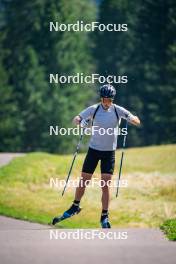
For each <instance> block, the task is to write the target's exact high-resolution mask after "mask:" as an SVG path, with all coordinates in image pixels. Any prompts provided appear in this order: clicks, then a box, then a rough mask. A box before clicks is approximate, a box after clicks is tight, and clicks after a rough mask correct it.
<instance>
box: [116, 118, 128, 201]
mask: <svg viewBox="0 0 176 264" xmlns="http://www.w3.org/2000/svg"><path fill="white" fill-rule="evenodd" d="M127 128H128V121H127V120H126V131H127ZM126 137H127V134H126V135H125V136H124V138H123V145H122V155H121V160H120V169H119V177H118V180H117V192H116V197H117V196H118V193H119V183H120V177H121V173H122V164H123V157H124V151H125V144H126Z"/></svg>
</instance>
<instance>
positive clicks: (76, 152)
mask: <svg viewBox="0 0 176 264" xmlns="http://www.w3.org/2000/svg"><path fill="white" fill-rule="evenodd" d="M83 133H84V130H83ZM83 133H82V132H81V136H80V138H79V141H78V144H77V146H76V151H75V153H74V156H73V160H72V163H71V167H70V169H69V172H68V176H67V179H66V182H65V186H64V189H63V191H62V196H63V195H64V192H65V189H66V187H67V183H68V180H69V178H70V174H71V171H72V168H73V164H74V162H75V159H76V156H77V154H78V151H79V147H80V144H81V141H82V138H83Z"/></svg>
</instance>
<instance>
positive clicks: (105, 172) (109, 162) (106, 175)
mask: <svg viewBox="0 0 176 264" xmlns="http://www.w3.org/2000/svg"><path fill="white" fill-rule="evenodd" d="M114 165H115V151H104V152H102V158H101V180H102V187H101V188H102V199H101V201H102V213H101V218H100V222H101V226H102V228H110V227H111V225H110V223H109V218H108V209H109V201H110V187H109V185H110V181H111V178H112V175H113V172H114ZM108 183H109V184H108Z"/></svg>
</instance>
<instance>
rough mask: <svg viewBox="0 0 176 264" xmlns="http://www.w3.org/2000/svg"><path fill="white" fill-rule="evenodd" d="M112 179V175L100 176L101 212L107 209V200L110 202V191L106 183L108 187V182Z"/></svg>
mask: <svg viewBox="0 0 176 264" xmlns="http://www.w3.org/2000/svg"><path fill="white" fill-rule="evenodd" d="M111 178H112V174H104V173H102V174H101V180H102V187H101V189H102V198H101V202H102V210H107V211H108V208H109V200H110V191H109V186H108V182H109V185H110V181H111Z"/></svg>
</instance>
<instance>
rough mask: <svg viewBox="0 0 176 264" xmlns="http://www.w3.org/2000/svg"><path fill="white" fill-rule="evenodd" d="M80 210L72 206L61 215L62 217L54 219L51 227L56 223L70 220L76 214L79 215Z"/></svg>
mask: <svg viewBox="0 0 176 264" xmlns="http://www.w3.org/2000/svg"><path fill="white" fill-rule="evenodd" d="M81 210H82V208H81V207H79V206H78V205H74V204H73V205H72V206H71V207H70V208H69V209H68V210H67V211H65V212H64V213H63V215H61V216H58V217H54V218H53V220H52V225H56V224H57V223H59V222H61V221H63V220H65V219H67V218H70V217H72V216H74V215H76V214H79V213H80V212H81Z"/></svg>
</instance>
